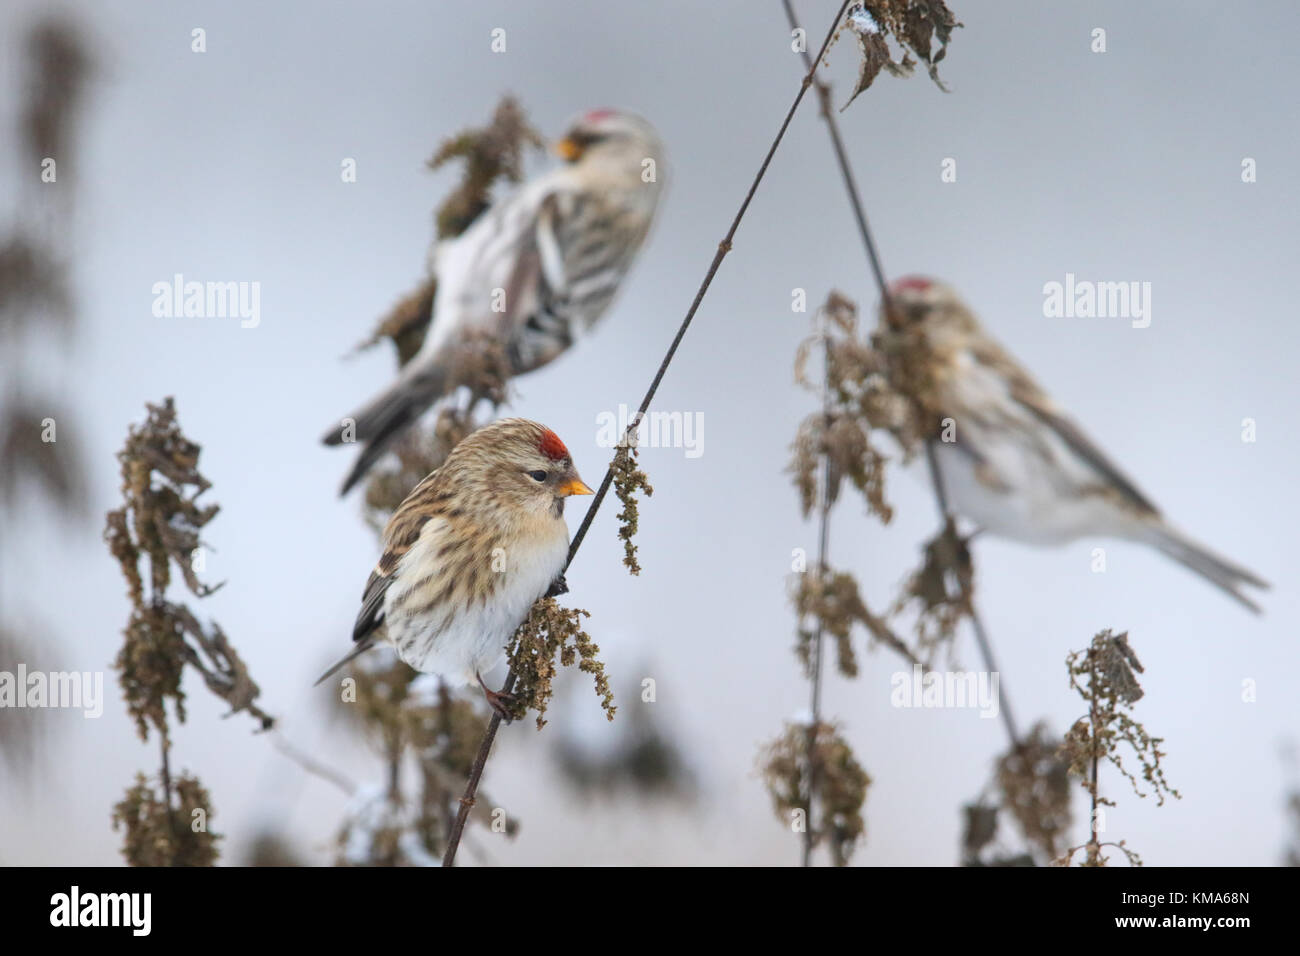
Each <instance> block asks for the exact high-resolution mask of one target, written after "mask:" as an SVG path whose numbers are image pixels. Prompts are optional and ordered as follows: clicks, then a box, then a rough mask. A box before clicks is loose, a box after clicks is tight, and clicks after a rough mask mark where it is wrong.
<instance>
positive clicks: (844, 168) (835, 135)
mask: <svg viewBox="0 0 1300 956" xmlns="http://www.w3.org/2000/svg"><path fill="white" fill-rule="evenodd" d="M781 4H782V6H783V7H784V8H785V15H786V19H787V20H789V22H790V29H792V30H797V29H799V21H798V19H797V18H796V16H795V12H794V6H793V4H792V0H781ZM841 15H842V11H841ZM823 52H824V48H823ZM821 55H822V54H820V53H819V54H818V57H817V58H818V59H819V60H820V59H821ZM803 59H804V64H805V65H810V64H811V63H812V62H813V61H812V58H811V57H810V56H809V54H808V51H807V50H804V51H803ZM811 76H812V73H811V72H810V73H809V77H810V78H811ZM816 86H817V96H818V98H819V99H820V100H821V116H822V119H823V120H825V121H826V129H827V131H828V132H829V133H830V137H831V145H832V146H833V147H834V149H835V159H836V162H838V164H839V167H840V175H841V177H842V178H843V179H844V189H845V191H846V192H847V193H848V194H849V204H850V205H851V206H852V207H853V216H854V219H855V220H856V221H857V224H858V232H859V233H860V234H861V236H862V244H863V246H865V247H866V251H867V259H868V261H869V262H870V263H871V272H872V275H873V277H874V278H875V280H876V285H877V287H878V288H879V290H880V299H881V302H882V304H883V305H884V307H885V308H888V307H889V283H888V282H886V281H885V269H884V267H883V266H882V265H881V264H880V253H879V252H878V251H877V249H876V243H875V240H874V239H873V238H872V235H871V227H870V226H869V225H868V224H867V214H866V210H865V207H864V205H863V202H862V197H861V195H860V194H859V193H858V185H857V181H856V180H855V179H854V178H853V168H852V166H851V165H850V164H849V158H848V153H847V152H846V151H845V149H844V139H843V137H841V136H840V126H839V123H838V122H837V121H836V119H835V111H834V109H832V107H831V91H830V87H829V86H828V85H827V84H826V83H823V82H820V81H817V83H816ZM925 453H926V458H927V460H928V461H929V464H930V480H931V483H932V484H933V486H934V495H935V501H936V502H937V503H938V505H939V513H940V517H941V519H942V520H943V521H944V522H945V524H946V523H947V521H948V519H949V518H950V517H951V516H952V510H951V509H950V508H949V507H948V496H947V492H946V491H945V490H944V487H943V481H942V478H941V476H940V474H939V467H938V463H937V461H936V460H935V456H934V445H933V443H932V442H927V443H926V446H925ZM970 618H971V625H972V627H973V629H974V631H975V641H976V643H977V644H978V645H979V649H980V655H981V656H982V657H983V658H984V667H985V669H986V670H987V671H989V672H990V673H996V672H998V668H997V662H996V661H995V660H994V657H993V644H992V642H991V641H990V640H989V636H988V632H987V631H986V630H985V628H984V622H983V620H982V619H981V618H980V616H979V612H978V611H976V610H975V608H974V607H973V606H972V607H971V608H970ZM998 696H999V698H1000V700H999V712H1000V713H1001V714H1002V723H1003V725H1004V726H1005V727H1006V729H1007V735H1008V736H1009V737H1010V738H1011V744H1012V746H1013V747H1019V746H1020V734H1019V733H1018V732H1017V731H1016V722H1015V718H1014V717H1013V716H1012V713H1011V707H1010V704H1009V702H1008V700H1007V694H1006V690H1005V688H1004V685H1003V682H1002V681H1001V680H999V681H998Z"/></svg>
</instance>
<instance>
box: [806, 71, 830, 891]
mask: <svg viewBox="0 0 1300 956" xmlns="http://www.w3.org/2000/svg"><path fill="white" fill-rule="evenodd" d="M805 55H807V54H806V53H805ZM817 85H818V88H820V87H821V86H822V85H823V84H821V83H818V84H817ZM822 345H823V347H824V348H823V358H824V365H823V368H822V414H823V416H824V417H825V423H826V428H825V431H826V432H827V433H829V432H830V427H831V421H832V415H831V340H830V319H829V318H828V317H826V316H825V315H823V316H822ZM822 469H823V486H822V500H821V507H820V508H819V510H818V514H817V525H818V527H817V573H818V574H825V573H826V561H827V558H828V552H829V549H830V528H831V522H830V513H831V493H832V491H833V489H834V487H835V479H834V476H833V475H832V474H831V463H830V459H829V458H828V457H827V456H825V455H823V456H822ZM824 631H825V624H824V621H823V620H822V617H821V615H820V614H819V615H818V616H817V625H816V627H815V629H814V630H813V642H812V643H813V648H812V679H811V685H812V686H811V688H810V691H809V692H810V694H811V697H812V700H811V704H810V708H809V709H810V711H811V716H810V719H809V724H808V754H807V756H808V772H807V774H805V779H806V780H807V782H808V818H807V819H806V820H805V821H804V830H803V865H804V866H812V854H813V845H814V844H815V842H816V840H815V833H814V829H813V801H814V798H815V797H816V795H817V783H818V781H817V759H816V757H815V756H814V754H815V751H816V748H817V731H818V730H819V729H820V727H821V722H822V714H821V708H822V643H823V642H822V637H823V634H824Z"/></svg>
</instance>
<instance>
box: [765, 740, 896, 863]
mask: <svg viewBox="0 0 1300 956" xmlns="http://www.w3.org/2000/svg"><path fill="white" fill-rule="evenodd" d="M760 763H761V769H762V774H763V779H764V781H765V783H766V784H767V789H768V792H769V794H770V795H771V797H772V809H773V810H774V811H775V813H776V816H777V819H779V820H780V821H781V822H783V823H790V824H792V825H793V826H794V827H795V829H796V831H798V830H799V829H800V828H801V827H803V826H807V827H808V828H809V833H810V835H811V841H812V845H813V846H814V847H816V846H821V845H822V844H823V843H824V844H826V845H827V846H828V847H829V849H830V855H831V861H832V862H833V863H834V865H835V866H846V865H847V864H848V862H849V857H850V856H851V855H852V853H853V851H854V849H855V848H856V847H857V845H858V844H859V843H860V842H861V840H862V838H863V836H864V835H865V833H866V821H865V820H864V819H863V817H862V807H863V804H864V803H866V799H867V788H868V787H870V786H871V777H870V776H868V775H867V772H866V771H865V770H863V769H862V766H861V765H860V764H859V763H858V762H857V760H856V758H854V756H853V751H852V749H851V748H850V747H849V744H848V741H846V740H845V739H844V738H843V736H841V735H840V732H839V728H838V727H837V726H836V725H834V724H829V723H825V722H820V721H819V722H817V723H815V724H811V725H803V724H797V723H787V724H786V726H785V732H784V733H783V734H782V735H781V736H780V737H778V738H777V739H776V740H775V741H773V742H772V743H771V744H769V745H768V746H767V748H766V750H765V751H764V753H763V755H762V757H761V761H760ZM814 794H815V796H814ZM814 810H815V811H816V813H815V815H814Z"/></svg>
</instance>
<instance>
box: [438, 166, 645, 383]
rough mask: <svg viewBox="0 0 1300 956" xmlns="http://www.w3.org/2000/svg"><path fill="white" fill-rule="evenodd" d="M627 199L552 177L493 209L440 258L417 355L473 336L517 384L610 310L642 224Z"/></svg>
mask: <svg viewBox="0 0 1300 956" xmlns="http://www.w3.org/2000/svg"><path fill="white" fill-rule="evenodd" d="M625 199H626V197H624V196H620V195H618V194H617V191H616V190H613V189H606V190H599V189H590V188H585V187H584V186H582V185H581V184H580V183H577V182H575V181H574V180H573V179H572V177H571V176H570V175H569V171H568V170H560V171H557V173H556V174H553V175H551V176H545V177H542V178H541V179H539V180H537V181H535V182H534V183H533V184H531V185H530V186H529V187H526V188H525V189H523V190H521V191H520V192H518V193H516V194H515V195H514V196H512V197H511V198H509V199H507V200H504V201H503V202H501V203H499V204H497V205H496V206H494V207H493V208H492V209H491V210H489V211H488V212H487V213H485V214H484V215H483V216H481V217H480V218H479V220H478V221H476V222H475V224H474V226H473V227H471V229H470V230H469V231H468V232H466V233H465V235H464V236H462V237H461V238H460V239H457V240H456V241H455V242H454V243H451V244H448V246H447V247H446V248H445V250H444V251H443V252H441V253H440V254H439V258H438V264H437V271H438V277H439V291H438V302H437V304H436V307H435V308H436V315H435V320H434V323H433V327H432V329H431V331H430V339H429V341H428V342H427V343H426V346H425V349H424V350H422V351H424V352H427V354H428V355H429V356H430V357H432V356H434V355H437V354H439V353H441V352H442V351H443V349H444V347H445V346H446V345H448V344H450V343H452V342H454V341H455V340H456V339H457V338H459V337H460V336H461V335H463V334H464V332H465V331H466V330H470V329H478V330H483V331H487V332H489V333H491V334H493V335H494V336H496V337H497V338H498V339H499V340H501V341H503V342H504V343H505V346H506V350H507V354H508V356H509V358H510V360H511V365H512V366H513V368H514V371H515V372H516V373H517V374H518V373H523V372H529V371H532V370H533V369H536V368H540V367H541V366H543V365H545V364H547V363H548V362H550V361H551V360H552V359H554V358H556V357H557V356H558V355H560V353H562V352H563V351H564V350H565V349H567V348H568V347H569V346H570V345H572V344H573V342H574V340H575V338H576V337H577V335H578V334H579V333H581V332H584V331H586V330H587V329H588V328H590V327H591V326H592V325H593V324H594V323H595V322H596V320H597V319H599V318H600V316H601V315H602V314H603V313H604V311H605V310H606V309H607V308H608V307H609V304H610V302H612V301H613V298H614V295H615V293H616V292H617V291H618V287H619V284H620V283H621V282H622V280H623V277H624V276H625V275H626V274H627V271H628V268H629V267H630V266H631V263H632V259H633V258H634V257H635V255H636V252H637V250H638V249H639V248H640V244H641V242H642V240H643V239H644V238H645V234H646V232H647V231H648V228H649V221H648V218H647V217H646V216H645V214H644V212H643V211H640V210H639V209H638V208H637V207H636V204H635V203H628V202H626V201H625ZM498 289H499V290H503V291H504V293H505V301H504V303H501V302H499V301H494V299H493V292H494V291H495V290H498ZM416 361H419V359H418V358H417V360H416ZM413 364H414V363H413Z"/></svg>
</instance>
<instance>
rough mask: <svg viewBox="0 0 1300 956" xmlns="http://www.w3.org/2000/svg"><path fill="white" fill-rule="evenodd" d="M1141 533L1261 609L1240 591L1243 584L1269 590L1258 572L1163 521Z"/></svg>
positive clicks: (1258, 610)
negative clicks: (1218, 552)
mask: <svg viewBox="0 0 1300 956" xmlns="http://www.w3.org/2000/svg"><path fill="white" fill-rule="evenodd" d="M1142 537H1143V539H1144V540H1145V541H1146V542H1147V543H1149V544H1152V545H1154V546H1155V547H1157V548H1159V549H1160V550H1161V551H1163V552H1164V553H1165V554H1167V555H1168V556H1169V557H1171V558H1173V559H1174V560H1175V561H1177V562H1178V563H1179V564H1182V565H1183V566H1184V567H1187V568H1190V569H1191V570H1193V571H1195V572H1196V573H1197V574H1199V575H1200V576H1201V577H1203V578H1205V579H1206V580H1207V581H1209V582H1210V583H1211V584H1213V585H1215V586H1216V587H1218V588H1219V589H1220V590H1222V591H1223V592H1224V593H1225V594H1227V595H1229V596H1230V597H1232V598H1234V599H1235V600H1237V601H1239V602H1241V603H1242V604H1243V605H1245V606H1246V607H1248V608H1249V609H1250V610H1252V611H1254V612H1255V613H1256V614H1259V613H1261V611H1262V609H1261V608H1260V606H1259V605H1258V604H1256V603H1255V602H1254V601H1252V600H1251V599H1250V598H1249V597H1247V596H1246V595H1245V594H1243V593H1242V591H1241V587H1242V585H1250V586H1251V587H1256V588H1260V589H1262V590H1268V588H1269V587H1270V585H1269V583H1268V582H1267V581H1265V580H1264V579H1263V578H1261V577H1260V576H1259V575H1257V574H1255V573H1254V572H1252V571H1248V570H1247V569H1246V568H1243V567H1242V566H1241V565H1239V564H1234V563H1232V562H1231V561H1229V560H1227V559H1226V558H1222V557H1220V556H1219V555H1217V554H1215V553H1214V552H1213V551H1211V550H1210V549H1209V548H1207V547H1205V546H1204V545H1202V544H1200V543H1198V542H1196V541H1194V540H1192V539H1191V538H1189V537H1188V536H1187V535H1185V534H1183V533H1182V532H1181V531H1179V530H1178V529H1177V528H1173V527H1170V526H1169V525H1168V524H1165V523H1164V522H1160V523H1158V524H1156V523H1152V524H1150V525H1148V526H1147V531H1146V533H1145V534H1143V535H1142Z"/></svg>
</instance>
